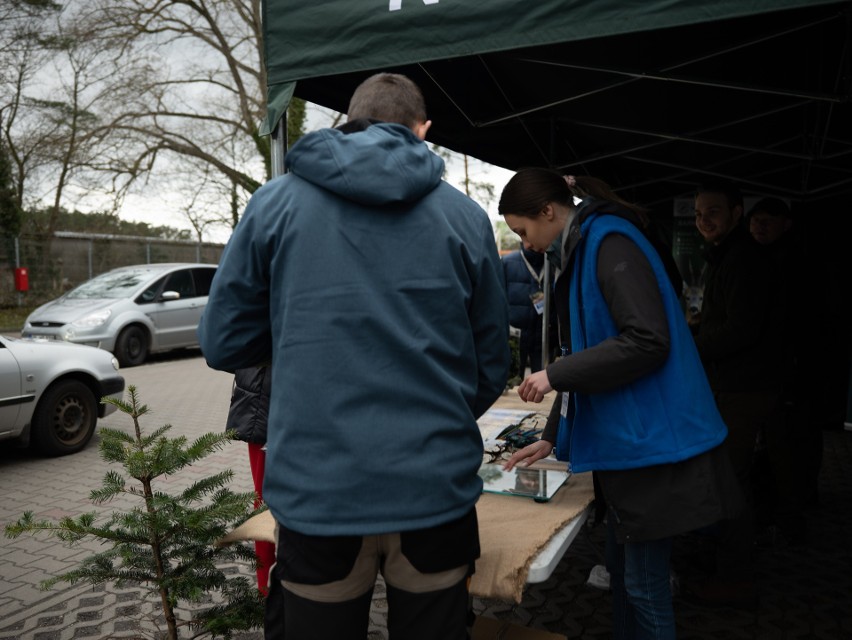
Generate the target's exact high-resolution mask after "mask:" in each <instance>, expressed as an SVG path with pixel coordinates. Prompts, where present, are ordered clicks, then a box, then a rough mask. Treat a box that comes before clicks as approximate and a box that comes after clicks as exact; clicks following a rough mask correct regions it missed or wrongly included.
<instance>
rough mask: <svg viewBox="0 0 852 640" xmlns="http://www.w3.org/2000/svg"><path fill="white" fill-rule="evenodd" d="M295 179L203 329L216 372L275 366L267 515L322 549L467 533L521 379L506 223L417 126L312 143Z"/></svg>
mask: <svg viewBox="0 0 852 640" xmlns="http://www.w3.org/2000/svg"><path fill="white" fill-rule="evenodd" d="M286 166H287V168H288V169H289V173H288V174H286V175H284V176H281V177H278V178H275V179H273V180H271V181H269V182H268V183H267V184H265V185H264V186H263V187H261V188H260V189H258V190H257V192H255V193H254V194H253V196H252V198H251V200H250V202H249V204H248V206H247V208H246V211H245V214H244V216H243V218H242V219H241V220H240V222H239V224H238V225H237V227H236V229H235V230H234V233H233V236H232V237H231V239H230V241H229V243H228V245H227V247H226V248H225V251H224V253H223V254H222V259H221V261H220V264H219V269H218V272H217V274H216V277H215V278H214V280H213V284H212V288H211V292H210V297H209V301H208V304H207V307H206V309H205V312H204V315H203V317H202V320H201V324H200V326H199V330H198V333H199V340H200V343H201V348H202V351H203V354H204V357H205V358H206V360H207V362H208V363H209V365H210V366H211V367H213V368H215V369H221V370H225V371H233V370H235V369H238V368H243V367H249V366H254V365H256V364H259V363H264V362H269V361H270V360H271V366H272V381H273V384H272V389H271V402H270V409H269V428H268V441H267V461H266V476H265V480H264V485H263V495H264V499H265V501H266V502H267V503H268V505H269V507H270V509H271V511H272V513H273V515H274V516H275V518H276V520H278V521H279V522H280V523H282V524H283V525H284V526H286V527H288V528H290V529H292V530H295V531H298V532H300V533H304V534H308V535H322V536H333V535H369V534H380V533H390V532H398V531H406V530H416V529H423V528H427V527H432V526H437V525H439V524H443V523H446V522H449V521H452V520H455V519H457V518H459V517H461V516H463V515H465V514H466V513H467V512H468V511H469V510H470V509H471V508H472V507H473V506H474V504H475V503H476V501H477V499H478V498H479V495H480V492H481V488H482V484H481V480H480V479H479V477H478V476H477V469H478V468H479V465H480V463H481V461H482V439H481V436H480V432H479V429H478V427H477V424H476V419H477V418H478V417H479V416H480V415H481V414H482V413H483V412H485V411H486V410H487V409H488V408H489V407H490V406H491V404H492V403H493V402H494V401H495V400H496V399H497V397H498V396H499V395H500V394H501V393H502V391H503V389H504V388H505V384H506V378H507V374H508V367H509V347H508V311H507V303H506V297H505V293H504V288H503V275H502V267H501V264H500V260H499V257H498V254H497V249H496V245H495V242H494V235H493V231H492V227H491V223H490V221H489V220H488V216H487V215H486V214H485V212H484V211H483V210H482V208H481V207H479V206H478V205H477V204H476V203H474V202H473V201H472V200H471V199H470V198H468V197H467V196H465V195H463V194H462V193H461V192H459V191H458V190H456V189H455V188H453V187H451V186H450V185H448V184H447V183H446V182H443V181H442V179H441V176H442V173H443V170H444V163H443V160H441V159H440V158H439V157H438V156H436V155H435V154H434V153H432V152H431V151H430V150H429V148H428V146H427V145H426V144H425V143H424V142H423V141H421V140H420V139H418V138H417V137H416V136H415V135H414V134H413V133H412V132H411V131H410V130H408V129H407V128H405V127H403V126H401V125H396V124H387V123H381V124H373V125H372V126H368V127H367V128H365V129H363V130H360V131H355V132H352V133H343V132H342V131H340V130H337V129H323V130H320V131H317V132H314V133H311V134H308V135H306V136H304V137H303V138H302V139H301V140H299V142H298V143H297V144H295V145H294V146H293V148H292V149H291V150H290V151H289V152H288V153H287V156H286Z"/></svg>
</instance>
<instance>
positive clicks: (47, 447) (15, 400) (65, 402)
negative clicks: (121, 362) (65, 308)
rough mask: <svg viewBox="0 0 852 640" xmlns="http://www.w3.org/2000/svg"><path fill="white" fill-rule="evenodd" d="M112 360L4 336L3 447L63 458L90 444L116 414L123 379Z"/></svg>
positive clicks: (0, 369) (0, 376) (0, 344)
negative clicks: (101, 423) (99, 426)
mask: <svg viewBox="0 0 852 640" xmlns="http://www.w3.org/2000/svg"><path fill="white" fill-rule="evenodd" d="M117 372H118V361H117V360H116V359H115V357H114V356H112V355H111V354H109V353H107V352H106V351H101V350H100V349H92V348H91V347H81V346H80V345H76V344H67V343H63V342H51V343H48V342H44V341H35V340H21V339H16V338H7V337H2V336H0V446H5V443H6V442H7V441H15V444H18V445H20V446H26V445H28V444H32V445H33V447H34V448H35V449H36V450H38V451H39V452H40V453H42V454H44V455H49V456H61V455H65V454H68V453H75V452H77V451H79V450H80V449H82V448H83V447H85V446H86V444H88V442H89V440H91V439H92V435H93V434H94V433H95V424H96V422H97V420H98V418H99V417H100V418H103V417H104V416H105V415H107V414H109V413H112V412H113V411H115V408H116V407H115V406H114V405H112V404H103V403H101V398H103V397H104V396H110V397H113V398H117V399H121V397H122V394H123V392H124V378H122V377H121V376H120V375H119V374H118V373H117Z"/></svg>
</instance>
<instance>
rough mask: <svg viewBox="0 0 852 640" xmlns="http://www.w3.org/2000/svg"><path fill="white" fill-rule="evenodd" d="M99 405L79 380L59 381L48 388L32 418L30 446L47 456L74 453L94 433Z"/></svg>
mask: <svg viewBox="0 0 852 640" xmlns="http://www.w3.org/2000/svg"><path fill="white" fill-rule="evenodd" d="M97 420H98V403H97V399H96V398H95V394H94V393H92V390H91V389H89V387H87V386H86V385H85V384H83V383H82V382H80V381H79V380H61V381H59V382H56V383H54V384H53V385H51V386H50V387H48V389H47V391H45V392H44V394H43V395H42V396H41V399H40V400H39V401H38V406H37V407H36V410H35V413H34V414H33V422H32V430H31V437H32V442H33V446H34V447H35V448H36V449H37V450H39V451H40V452H41V453H43V454H45V455H48V456H63V455H66V454H68V453H76V452H77V451H80V449H82V448H83V447H85V446H86V445H87V444H88V443H89V440H91V439H92V435H94V433H95V423H96V422H97Z"/></svg>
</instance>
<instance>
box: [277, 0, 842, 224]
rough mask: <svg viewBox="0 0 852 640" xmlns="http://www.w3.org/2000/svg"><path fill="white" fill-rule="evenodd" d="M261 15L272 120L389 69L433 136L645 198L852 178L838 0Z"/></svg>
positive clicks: (808, 192) (345, 4)
mask: <svg viewBox="0 0 852 640" xmlns="http://www.w3.org/2000/svg"><path fill="white" fill-rule="evenodd" d="M264 32H265V41H266V53H267V59H266V69H267V74H268V84H269V96H268V97H269V117H268V121H267V128H268V129H272V128H274V127H275V125H276V124H277V122H278V119H279V118H280V115H281V114H282V113H283V112H284V110H285V109H286V105H287V103H288V101H289V100H290V98H291V96H292V95H293V94H294V93H295V95H296V96H298V97H301V98H304V99H306V100H308V101H310V102H314V103H317V104H320V105H323V106H326V107H329V108H331V109H335V110H337V111H345V110H346V108H347V104H348V101H349V97H350V96H351V94H352V91H353V90H354V88H355V87H356V86H357V85H358V84H359V83H360V82H361V81H362V80H363V79H364V78H366V77H367V76H369V75H371V74H372V73H375V72H377V71H380V70H387V71H395V72H399V73H404V74H406V75H408V76H409V77H411V78H412V79H413V80H415V81H416V82H417V83H418V84H419V85H420V87H421V88H422V89H423V93H424V95H425V98H426V103H427V107H428V109H429V117H430V118H431V119H432V120H433V121H434V124H433V126H432V129H431V130H430V135H429V140H430V141H431V142H434V143H437V144H440V145H441V146H444V147H447V148H449V149H452V150H455V151H458V152H462V153H466V154H468V155H471V156H474V157H476V158H479V159H481V160H484V161H486V162H490V163H492V164H496V165H499V166H502V167H505V168H508V169H517V168H518V167H521V166H551V167H554V168H558V169H561V170H564V171H565V172H566V173H585V174H590V175H595V176H598V177H601V178H603V179H605V180H607V181H608V182H609V183H611V184H613V185H614V186H616V187H617V188H618V189H619V190H620V192H621V193H622V194H623V195H624V196H625V197H627V198H628V199H631V200H634V201H637V202H642V203H644V204H646V205H652V206H653V205H654V204H657V203H662V202H670V201H671V199H672V198H673V197H677V196H679V195H684V194H689V193H691V192H692V190H693V189H694V186H695V185H696V184H698V183H700V182H702V181H704V180H706V179H707V178H709V177H726V178H731V179H734V180H736V181H738V182H740V184H742V185H743V187H744V189H745V190H746V191H748V192H751V193H753V194H768V195H778V196H782V197H786V198H790V199H792V200H794V201H797V202H816V201H819V200H821V199H824V198H834V197H837V196H841V195H848V194H852V107H850V87H852V3H850V2H848V0H847V1H845V2H837V1H828V0H752V1H749V2H745V1H744V0H643V1H637V0H595V2H589V1H586V2H582V1H580V0H536V1H535V2H531V1H530V0H526V1H525V0H490V1H489V2H473V1H471V0H468V1H467V2H465V1H463V0H381V1H379V0H361V1H359V2H351V1H348V0H326V1H318V2H311V3H308V2H294V1H293V0H265V5H264ZM669 211H670V209H669Z"/></svg>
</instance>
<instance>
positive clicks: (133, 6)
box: [81, 0, 304, 222]
mask: <svg viewBox="0 0 852 640" xmlns="http://www.w3.org/2000/svg"><path fill="white" fill-rule="evenodd" d="M81 16H82V17H83V19H84V20H85V21H86V22H87V24H88V25H89V26H90V28H91V29H93V30H96V31H97V33H98V34H99V37H101V38H103V39H104V40H105V41H108V42H111V43H112V45H113V46H114V47H115V49H116V51H120V52H121V54H122V55H127V56H132V57H148V58H149V59H150V60H151V61H152V65H151V66H152V67H154V68H155V72H154V73H152V74H151V75H150V76H149V77H148V78H147V79H146V81H145V82H144V83H143V84H141V85H138V86H137V87H136V89H137V91H138V95H139V104H138V107H137V108H134V109H126V110H124V112H123V113H122V114H121V115H120V117H117V118H116V120H115V122H114V123H113V125H112V126H113V128H114V129H115V130H117V131H120V132H124V133H125V135H127V136H129V137H134V138H139V139H145V140H146V141H147V143H146V145H145V148H144V149H138V150H137V154H138V156H137V164H138V165H139V166H140V167H141V166H151V167H154V168H155V172H156V171H157V170H163V171H165V172H168V171H169V169H168V164H169V163H170V162H173V161H174V158H176V157H179V158H184V159H186V158H189V159H191V160H192V162H193V163H194V164H195V165H196V167H197V168H198V171H200V173H201V174H202V175H203V176H204V184H205V185H206V187H207V188H208V189H209V190H210V191H211V192H214V193H215V192H217V191H218V192H221V191H223V190H224V191H225V192H227V193H229V194H230V196H229V197H228V198H226V199H225V200H224V201H223V202H222V205H223V206H227V207H228V208H229V212H228V215H227V216H226V217H228V218H229V219H230V220H231V221H233V222H235V221H236V220H237V219H238V217H239V213H240V212H241V211H242V208H243V205H244V204H245V200H246V199H247V197H248V195H250V194H251V193H252V192H254V191H255V190H256V189H257V188H258V187H259V186H260V185H261V184H262V183H263V182H264V181H265V180H267V179H268V178H269V175H270V155H269V151H270V141H269V138H268V137H266V136H261V135H260V127H261V124H262V122H263V119H264V118H265V117H266V72H265V67H264V65H263V31H262V25H261V0H89V1H88V2H85V7H83V8H82V9H81ZM288 125H289V126H290V127H291V128H290V137H291V138H292V137H297V136H298V135H299V134H300V132H301V130H302V128H303V125H304V103H300V102H296V103H295V104H294V106H293V108H292V109H291V110H290V112H289V114H288ZM187 199H188V200H198V194H197V190H195V189H190V191H188V192H187Z"/></svg>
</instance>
